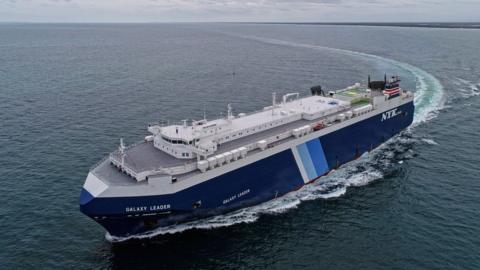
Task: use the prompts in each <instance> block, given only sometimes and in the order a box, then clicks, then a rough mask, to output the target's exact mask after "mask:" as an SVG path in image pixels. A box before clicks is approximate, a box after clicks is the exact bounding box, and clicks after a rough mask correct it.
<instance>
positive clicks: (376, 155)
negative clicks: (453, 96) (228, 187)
mask: <svg viewBox="0 0 480 270" xmlns="http://www.w3.org/2000/svg"><path fill="white" fill-rule="evenodd" d="M239 37H241V38H247V39H251V40H256V41H259V42H263V43H268V44H276V45H282V46H290V47H301V48H309V49H314V50H331V51H336V52H340V53H344V54H347V55H352V56H358V57H364V58H368V59H376V60H379V61H382V62H386V63H389V64H391V65H394V66H396V67H399V68H401V69H404V70H406V71H408V72H410V73H411V74H413V75H414V76H415V78H416V80H417V86H416V92H415V100H414V102H415V116H414V123H413V124H412V127H415V126H417V125H419V124H420V123H423V122H425V121H428V120H430V119H432V118H434V117H435V116H436V115H437V113H438V111H439V110H440V109H441V108H442V107H443V105H444V100H443V95H444V91H443V87H442V85H441V83H440V82H439V81H438V80H437V79H436V78H435V77H434V76H433V75H431V74H429V73H428V72H426V71H424V70H422V69H420V68H418V67H415V66H412V65H410V64H407V63H402V62H399V61H396V60H393V59H388V58H384V57H381V56H377V55H372V54H367V53H362V52H355V51H349V50H344V49H337V48H329V47H323V46H317V45H311V44H302V43H294V42H289V41H283V40H277V39H267V38H260V37H254V36H239ZM410 130H411V129H410ZM432 142H433V141H432ZM410 143H411V138H408V137H402V136H398V135H397V136H395V137H394V138H393V139H391V140H390V142H387V143H386V144H384V145H382V146H380V147H379V148H377V149H376V150H374V151H373V152H372V153H370V154H366V155H363V156H362V157H361V158H360V159H358V160H356V161H353V162H350V163H348V164H345V165H344V166H342V167H340V168H339V169H338V170H336V171H332V172H331V173H330V174H329V175H327V176H324V177H322V178H321V179H320V180H319V181H317V182H314V183H312V184H310V185H306V186H304V187H303V188H301V189H299V190H297V191H295V192H291V193H288V194H287V195H285V196H283V197H280V198H277V199H275V200H272V201H269V202H265V203H263V204H260V205H257V206H253V207H249V208H244V209H241V210H238V211H235V212H232V213H229V214H226V215H221V216H215V217H212V218H207V219H204V220H199V221H194V222H190V223H185V224H181V225H175V226H171V227H164V228H159V229H157V230H155V231H152V232H149V233H146V234H141V235H135V236H130V237H125V238H118V237H112V236H110V235H109V234H108V233H107V235H106V238H107V240H109V241H114V242H115V241H125V240H128V239H142V238H151V237H154V236H157V235H165V234H174V233H179V232H183V231H186V230H191V229H213V228H219V227H226V226H231V225H234V224H240V223H251V222H255V221H256V220H257V219H258V218H259V217H260V216H261V215H262V214H279V213H283V212H285V211H288V210H290V209H294V208H297V207H298V205H299V204H301V202H302V201H309V200H317V199H332V198H337V197H340V196H342V195H344V194H345V193H346V192H347V188H348V187H358V186H364V185H367V184H369V183H371V182H372V181H375V180H378V179H381V178H383V177H384V173H383V171H382V170H380V169H378V168H379V167H380V168H383V169H384V168H386V167H388V166H390V165H392V164H394V163H397V164H398V163H401V162H402V160H400V161H398V162H394V161H393V159H394V156H395V152H404V153H405V155H404V158H408V157H409V155H411V153H410V151H411V150H408V148H409V147H408V146H407V147H403V146H402V145H408V144H410ZM427 143H428V142H427ZM402 147H403V148H402ZM398 148H401V149H398Z"/></svg>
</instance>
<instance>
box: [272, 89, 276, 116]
mask: <svg viewBox="0 0 480 270" xmlns="http://www.w3.org/2000/svg"><path fill="white" fill-rule="evenodd" d="M276 103H277V93H275V92H273V93H272V115H275V106H276V105H277V104H276Z"/></svg>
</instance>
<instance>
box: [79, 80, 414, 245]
mask: <svg viewBox="0 0 480 270" xmlns="http://www.w3.org/2000/svg"><path fill="white" fill-rule="evenodd" d="M310 90H311V95H310V94H309V95H308V96H306V97H301V96H300V94H299V93H288V94H285V95H283V96H282V97H280V98H278V100H277V96H276V94H275V93H273V94H272V103H271V104H270V105H269V106H266V107H264V108H263V109H261V110H259V111H257V112H253V113H248V114H246V113H237V114H236V113H234V110H233V108H232V106H231V105H230V104H228V106H227V112H226V116H225V117H222V118H218V119H212V120H207V119H206V117H204V119H202V120H198V121H187V120H184V121H182V122H181V123H178V124H172V125H168V124H159V123H156V124H150V125H148V132H149V135H148V136H146V137H145V138H144V139H143V140H141V141H140V142H138V143H135V144H133V145H130V146H125V144H124V143H123V140H122V139H120V145H119V147H118V149H117V150H115V151H113V152H112V153H110V154H109V155H108V156H106V157H104V159H102V160H101V161H100V162H98V163H97V164H96V165H94V166H93V167H92V168H91V169H90V171H89V173H88V175H87V178H86V180H85V184H84V185H83V188H82V191H81V194H80V211H81V212H82V213H84V214H85V215H87V216H88V217H90V218H92V219H93V220H94V221H96V222H98V223H99V224H100V225H101V226H103V227H104V228H105V230H106V231H107V233H108V235H110V236H112V237H129V236H135V235H142V234H148V233H149V232H151V231H153V230H156V229H158V228H161V227H166V226H175V225H176V224H183V223H186V222H190V221H195V220H200V219H205V218H208V217H212V216H216V215H222V214H225V213H228V212H231V211H235V210H238V209H241V208H245V207H250V206H254V205H258V204H261V203H263V202H266V201H269V200H273V199H275V198H277V197H280V196H283V195H285V194H286V193H288V192H290V191H293V190H297V189H299V188H301V187H302V186H304V185H306V184H309V183H312V182H314V181H321V178H322V176H324V175H326V174H328V173H329V172H331V171H332V170H335V169H337V168H338V167H340V166H341V165H342V164H345V163H347V162H349V161H351V160H354V159H356V158H358V157H360V156H361V155H363V154H364V153H366V152H369V151H372V150H373V149H374V148H376V147H378V146H379V145H381V144H382V143H384V142H386V141H387V140H389V139H390V138H392V137H393V136H395V135H396V134H398V133H399V132H401V131H402V130H404V129H405V128H407V127H408V126H409V125H410V124H411V123H412V121H413V114H414V104H413V99H414V94H413V93H412V92H410V91H407V90H404V89H402V88H401V87H400V78H399V77H396V76H395V77H390V78H387V76H385V78H384V80H380V81H370V76H369V77H368V83H367V84H366V85H362V84H360V83H356V84H354V85H352V86H349V87H347V88H345V89H340V90H335V91H325V90H324V89H322V87H321V86H315V87H312V88H311V89H310Z"/></svg>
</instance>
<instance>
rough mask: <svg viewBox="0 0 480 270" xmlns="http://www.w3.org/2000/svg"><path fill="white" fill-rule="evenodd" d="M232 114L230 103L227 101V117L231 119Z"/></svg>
mask: <svg viewBox="0 0 480 270" xmlns="http://www.w3.org/2000/svg"><path fill="white" fill-rule="evenodd" d="M232 118H233V114H232V105H231V104H230V103H228V105H227V119H232Z"/></svg>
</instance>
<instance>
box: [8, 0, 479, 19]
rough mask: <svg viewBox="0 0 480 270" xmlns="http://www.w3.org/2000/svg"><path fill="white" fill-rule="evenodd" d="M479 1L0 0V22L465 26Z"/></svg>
mask: <svg viewBox="0 0 480 270" xmlns="http://www.w3.org/2000/svg"><path fill="white" fill-rule="evenodd" d="M478 10H480V4H479V0H456V1H451V0H0V21H40V22H45V21H46V22H51V21H59V22H63V21H66V22H70V21H73V22H83V21H87V22H92V21H93V22H95V21H98V22H104V21H126V22H152V21H159V22H162V21H466V20H467V21H468V20H478V14H477V12H476V11H478Z"/></svg>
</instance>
